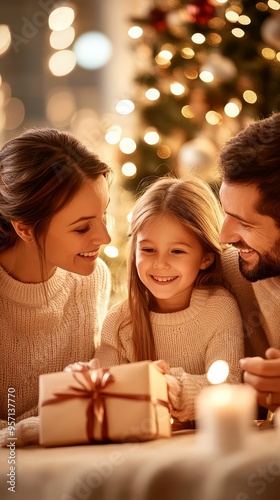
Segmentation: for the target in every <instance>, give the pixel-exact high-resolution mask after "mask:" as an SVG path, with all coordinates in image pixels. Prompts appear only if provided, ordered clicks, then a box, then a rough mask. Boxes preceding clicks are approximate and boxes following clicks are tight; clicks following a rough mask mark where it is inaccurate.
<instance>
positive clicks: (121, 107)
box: [115, 99, 135, 115]
mask: <svg viewBox="0 0 280 500" xmlns="http://www.w3.org/2000/svg"><path fill="white" fill-rule="evenodd" d="M134 108H135V106H134V103H133V102H132V101H130V100H129V99H122V100H121V101H119V102H117V104H116V108H115V109H116V111H117V113H119V114H120V115H129V114H130V113H132V111H134Z"/></svg>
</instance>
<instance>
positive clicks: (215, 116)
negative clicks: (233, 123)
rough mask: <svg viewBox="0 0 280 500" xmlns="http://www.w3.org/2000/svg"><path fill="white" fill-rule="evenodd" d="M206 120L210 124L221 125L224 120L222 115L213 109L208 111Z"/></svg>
mask: <svg viewBox="0 0 280 500" xmlns="http://www.w3.org/2000/svg"><path fill="white" fill-rule="evenodd" d="M205 120H206V121H207V123H209V124H210V125H221V123H222V122H223V118H222V115H220V113H217V111H212V110H211V111H208V112H207V113H206V115H205Z"/></svg>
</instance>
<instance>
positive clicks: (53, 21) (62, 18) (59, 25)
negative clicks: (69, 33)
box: [49, 7, 75, 31]
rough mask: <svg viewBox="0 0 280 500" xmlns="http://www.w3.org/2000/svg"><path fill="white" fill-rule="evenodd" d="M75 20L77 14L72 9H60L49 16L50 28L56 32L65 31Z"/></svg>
mask: <svg viewBox="0 0 280 500" xmlns="http://www.w3.org/2000/svg"><path fill="white" fill-rule="evenodd" d="M74 19H75V12H74V10H73V9H72V8H71V7H58V8H56V9H54V10H53V11H52V12H51V13H50V15H49V27H50V29H51V30H54V31H61V30H65V29H66V28H68V27H69V26H71V24H72V22H73V21H74Z"/></svg>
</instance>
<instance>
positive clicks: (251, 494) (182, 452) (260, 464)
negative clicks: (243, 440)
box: [0, 429, 280, 500]
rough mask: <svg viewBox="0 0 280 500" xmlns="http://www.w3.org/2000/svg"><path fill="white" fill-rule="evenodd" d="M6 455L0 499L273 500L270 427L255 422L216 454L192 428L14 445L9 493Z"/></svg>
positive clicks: (275, 463) (279, 459) (0, 453)
mask: <svg viewBox="0 0 280 500" xmlns="http://www.w3.org/2000/svg"><path fill="white" fill-rule="evenodd" d="M8 459H9V450H8V449H6V448H4V449H0V499H1V500H12V499H13V498H16V499H18V500H93V499H96V500H97V499H98V500H279V499H280V442H279V436H277V434H276V430H275V429H266V430H257V429H256V432H254V434H253V435H252V437H251V438H250V441H249V443H248V446H247V449H245V450H241V451H237V452H234V453H231V454H228V455H222V456H221V455H216V456H215V455H213V453H210V452H209V450H207V448H206V446H205V443H204V442H203V440H202V439H201V435H200V434H199V433H195V432H191V431H185V432H184V433H178V434H177V435H173V436H172V438H170V439H160V440H157V441H152V442H146V443H126V444H106V445H85V446H71V447H60V448H42V447H39V446H38V447H26V448H18V449H16V466H15V467H16V470H15V482H16V493H13V492H12V491H9V490H8V487H9V484H8V483H7V480H8V479H9V477H8V476H7V473H8V472H9V470H10V465H9V464H8Z"/></svg>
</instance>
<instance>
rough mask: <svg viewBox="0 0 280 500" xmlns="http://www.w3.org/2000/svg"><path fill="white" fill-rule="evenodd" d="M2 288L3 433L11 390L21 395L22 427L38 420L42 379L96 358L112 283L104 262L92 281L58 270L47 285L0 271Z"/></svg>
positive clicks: (0, 393)
mask: <svg viewBox="0 0 280 500" xmlns="http://www.w3.org/2000/svg"><path fill="white" fill-rule="evenodd" d="M0 283H1V288H0V311H1V341H0V343H1V346H0V381H1V384H0V429H1V428H3V427H5V426H6V425H7V416H8V388H14V389H15V392H14V395H15V414H13V415H12V416H13V417H16V421H17V422H18V421H20V420H22V419H24V418H27V417H31V416H35V415H37V414H38V382H39V380H38V379H39V375H40V374H42V373H50V372H56V371H61V370H63V369H64V367H65V366H66V365H68V364H70V363H74V362H76V361H78V360H82V361H87V360H90V359H91V358H92V357H93V356H94V352H95V346H96V345H97V344H98V343H99V341H100V331H101V326H102V323H103V320H104V318H105V315H106V313H107V310H108V303H109V296H110V284H111V283H110V273H109V270H108V268H107V266H106V264H105V262H104V261H102V260H101V259H98V261H97V266H96V269H95V270H94V272H93V273H92V274H91V275H89V276H80V275H77V274H74V273H70V272H68V271H65V270H63V269H60V268H57V269H56V271H55V273H54V274H53V276H52V277H51V278H50V279H49V280H48V281H47V282H45V283H44V284H42V283H36V284H29V283H21V282H19V281H16V280H15V279H13V278H12V277H11V276H9V275H8V274H7V273H6V271H5V270H4V269H3V268H2V267H1V266H0ZM46 291H47V298H46ZM47 299H48V300H47Z"/></svg>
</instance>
